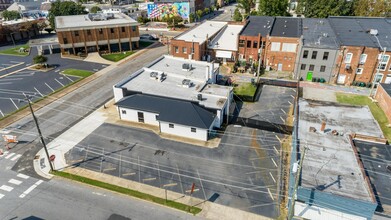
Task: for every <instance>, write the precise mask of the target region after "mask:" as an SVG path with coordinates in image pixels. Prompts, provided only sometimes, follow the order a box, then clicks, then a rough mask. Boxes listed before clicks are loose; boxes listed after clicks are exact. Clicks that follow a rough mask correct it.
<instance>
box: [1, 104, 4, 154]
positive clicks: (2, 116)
mask: <svg viewBox="0 0 391 220" xmlns="http://www.w3.org/2000/svg"><path fill="white" fill-rule="evenodd" d="M0 114H1V115H2V117H4V113H3V112H2V111H1V110H0ZM0 156H1V155H0Z"/></svg>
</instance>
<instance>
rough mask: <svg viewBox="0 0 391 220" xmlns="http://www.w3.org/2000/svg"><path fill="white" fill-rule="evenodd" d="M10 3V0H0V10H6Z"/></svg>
mask: <svg viewBox="0 0 391 220" xmlns="http://www.w3.org/2000/svg"><path fill="white" fill-rule="evenodd" d="M12 3H13V1H12V0H0V11H4V10H6V9H7V8H8V7H9V6H11V5H12Z"/></svg>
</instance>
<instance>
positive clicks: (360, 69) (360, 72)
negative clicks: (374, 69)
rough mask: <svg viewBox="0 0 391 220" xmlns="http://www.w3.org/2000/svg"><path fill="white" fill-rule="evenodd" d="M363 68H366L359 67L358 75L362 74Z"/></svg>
mask: <svg viewBox="0 0 391 220" xmlns="http://www.w3.org/2000/svg"><path fill="white" fill-rule="evenodd" d="M363 70H364V69H363V68H357V70H356V74H357V75H360V74H362V72H363Z"/></svg>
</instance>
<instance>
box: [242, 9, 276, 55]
mask: <svg viewBox="0 0 391 220" xmlns="http://www.w3.org/2000/svg"><path fill="white" fill-rule="evenodd" d="M273 23H274V17H269V16H250V17H248V19H247V20H246V24H245V26H244V28H243V30H242V32H241V33H240V34H239V51H238V53H239V60H246V61H247V62H252V61H257V60H258V59H259V54H260V53H262V54H263V55H264V54H265V53H264V48H265V45H266V40H267V37H268V36H269V34H270V30H271V29H272V26H273ZM261 47H262V49H261ZM263 55H262V56H263ZM261 60H263V57H262V59H261Z"/></svg>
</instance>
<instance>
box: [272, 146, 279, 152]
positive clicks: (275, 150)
mask: <svg viewBox="0 0 391 220" xmlns="http://www.w3.org/2000/svg"><path fill="white" fill-rule="evenodd" d="M273 148H274V150H275V151H276V153H277V154H279V153H280V152H278V150H277V148H276V146H273Z"/></svg>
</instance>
